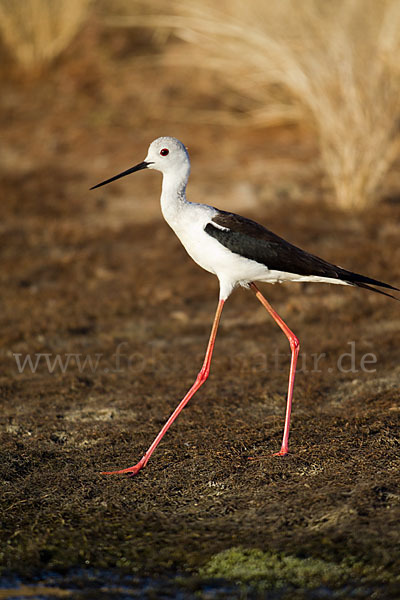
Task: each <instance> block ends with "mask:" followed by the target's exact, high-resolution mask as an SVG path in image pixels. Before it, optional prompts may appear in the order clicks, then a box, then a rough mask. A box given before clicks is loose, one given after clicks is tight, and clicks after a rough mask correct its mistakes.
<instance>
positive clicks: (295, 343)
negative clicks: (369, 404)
mask: <svg viewBox="0 0 400 600" xmlns="http://www.w3.org/2000/svg"><path fill="white" fill-rule="evenodd" d="M290 348H291V349H292V350H293V351H295V350H296V351H297V352H298V351H299V350H300V341H299V339H298V338H297V337H296V336H293V337H292V338H290Z"/></svg>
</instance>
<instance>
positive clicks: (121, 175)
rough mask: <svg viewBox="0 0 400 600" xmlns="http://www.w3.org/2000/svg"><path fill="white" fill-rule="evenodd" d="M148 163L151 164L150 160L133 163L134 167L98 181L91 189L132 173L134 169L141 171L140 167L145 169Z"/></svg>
mask: <svg viewBox="0 0 400 600" xmlns="http://www.w3.org/2000/svg"><path fill="white" fill-rule="evenodd" d="M148 165H151V163H150V162H145V161H144V162H141V163H139V164H138V165H135V166H134V167H131V168H130V169H128V170H127V171H123V173H120V174H119V175H115V176H114V177H111V178H110V179H106V180H105V181H102V182H101V183H98V184H97V185H94V186H93V187H91V188H90V189H91V190H95V189H96V188H98V187H101V186H102V185H106V184H107V183H111V182H112V181H115V180H116V179H120V178H121V177H125V175H130V174H131V173H134V172H135V171H141V170H142V169H147V167H148Z"/></svg>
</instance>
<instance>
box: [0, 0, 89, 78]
mask: <svg viewBox="0 0 400 600" xmlns="http://www.w3.org/2000/svg"><path fill="white" fill-rule="evenodd" d="M90 2H91V0H0V34H1V36H2V38H3V40H4V43H5V45H6V46H7V48H8V50H9V52H10V53H11V55H12V56H14V57H15V59H16V60H17V61H18V63H19V64H20V65H21V66H22V67H23V68H24V69H25V70H26V71H32V70H38V69H40V68H42V67H43V65H45V64H47V63H49V62H50V61H51V60H53V59H54V58H55V57H56V56H57V55H58V54H60V52H62V50H64V48H66V47H67V46H68V44H69V43H70V41H71V40H72V39H73V37H74V36H75V35H76V33H77V31H78V30H79V28H80V26H81V25H82V23H83V21H84V19H85V17H86V15H87V9H88V6H89V4H90Z"/></svg>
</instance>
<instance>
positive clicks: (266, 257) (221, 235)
mask: <svg viewBox="0 0 400 600" xmlns="http://www.w3.org/2000/svg"><path fill="white" fill-rule="evenodd" d="M142 169H155V170H156V171H161V173H162V174H163V182H162V193H161V210H162V214H163V216H164V218H165V220H166V221H167V223H168V224H169V225H170V227H171V228H172V229H173V230H174V232H175V233H176V235H177V236H178V238H179V239H180V241H181V242H182V244H183V246H184V247H185V249H186V251H187V252H188V254H189V256H191V257H192V258H193V260H194V261H195V262H196V263H197V264H199V265H200V266H201V267H203V269H205V270H206V271H209V272H210V273H214V275H216V276H217V277H218V279H219V284H220V294H219V302H218V306H217V311H216V313H215V317H214V322H213V325H212V329H211V335H210V339H209V342H208V346H207V350H206V354H205V358H204V362H203V366H202V367H201V369H200V372H199V374H198V375H197V378H196V380H195V382H194V384H193V385H192V387H191V388H190V390H189V391H188V392H187V394H186V396H185V397H184V398H183V400H181V402H180V403H179V404H178V406H177V407H176V409H175V410H174V412H173V413H172V415H171V416H170V417H169V419H168V421H167V422H166V423H165V425H164V427H163V428H162V429H161V431H160V432H159V434H158V435H157V437H156V438H155V439H154V441H153V443H152V444H151V446H150V447H149V449H148V450H147V452H146V453H145V454H144V456H143V457H142V458H141V460H140V461H139V462H138V463H137V464H136V465H134V466H133V467H129V468H127V469H121V470H119V471H106V472H104V474H114V473H129V474H131V475H135V474H136V473H138V472H139V471H140V469H142V468H143V467H145V466H146V464H147V463H148V461H149V459H150V457H151V455H152V454H153V452H154V450H155V449H156V447H157V446H158V444H159V443H160V441H161V439H162V437H163V436H164V434H165V433H166V432H167V431H168V429H169V428H170V426H171V425H172V423H173V422H174V421H175V419H176V418H177V416H178V415H179V413H180V412H181V410H182V409H183V408H184V407H185V406H186V404H187V403H188V402H189V400H190V399H191V398H192V396H193V395H194V394H195V393H196V392H197V390H198V389H199V388H200V386H201V385H203V383H204V382H205V381H206V379H207V377H208V375H209V372H210V363H211V357H212V353H213V349H214V343H215V337H216V335H217V329H218V324H219V321H220V317H221V313H222V309H223V306H224V303H225V301H226V300H227V298H228V297H229V295H230V294H231V292H232V291H233V289H234V288H235V287H236V286H238V285H241V286H243V287H247V288H251V289H252V290H253V292H254V293H255V295H256V297H257V299H258V300H259V301H260V302H261V304H262V305H263V306H264V308H265V309H266V310H267V311H268V312H269V314H270V315H271V316H272V318H273V319H274V320H275V322H276V323H277V324H278V325H279V327H280V328H281V329H282V331H283V333H284V334H285V335H286V337H287V338H288V340H289V344H290V348H291V352H292V357H291V362H290V373H289V386H288V394H287V403H286V416H285V426H284V432H283V440H282V446H281V449H280V451H279V452H277V453H276V455H278V456H284V455H285V454H287V452H288V448H289V445H288V444H289V427H290V413H291V407H292V397H293V386H294V378H295V374H296V363H297V357H298V353H299V348H300V345H299V340H298V339H297V337H296V336H295V335H294V333H293V332H292V331H291V330H290V329H289V327H288V326H287V325H286V323H284V322H283V320H282V319H281V317H280V316H279V315H278V314H277V313H276V312H275V310H274V309H273V308H272V306H271V305H270V304H269V303H268V301H267V300H266V299H265V298H264V296H263V295H262V294H261V292H260V290H259V289H258V288H257V286H256V284H255V283H254V282H256V281H262V282H268V283H277V282H283V281H316V282H325V283H336V284H341V285H352V286H358V287H362V288H366V289H369V290H373V291H375V292H378V293H380V294H384V295H386V296H390V297H391V298H394V296H391V294H388V293H386V292H383V291H382V290H378V289H376V288H375V287H372V286H379V287H383V288H386V289H390V290H396V291H400V290H399V289H398V288H395V287H393V286H392V285H389V284H387V283H382V282H381V281H377V280H376V279H371V278H370V277H364V275H358V274H357V273H352V272H351V271H346V269H342V268H341V267H337V266H335V265H333V264H330V263H328V262H326V261H325V260H323V259H321V258H318V257H317V256H314V255H313V254H309V253H308V252H305V251H304V250H301V249H300V248H297V247H296V246H293V245H292V244H290V243H289V242H286V241H285V240H284V239H282V238H281V237H279V236H277V235H275V234H274V233H272V232H271V231H269V230H268V229H266V228H265V227H263V226H262V225H259V224H258V223H256V222H255V221H251V220H250V219H246V218H245V217H241V216H239V215H236V214H233V213H229V212H225V211H222V210H218V209H217V208H214V207H213V206H208V205H206V204H195V203H193V202H188V200H186V195H185V190H186V185H187V182H188V178H189V173H190V160H189V155H188V152H187V150H186V148H185V146H184V145H183V144H182V143H181V142H180V141H179V140H177V139H175V138H173V137H160V138H158V139H156V140H154V142H152V143H151V144H150V146H149V150H148V153H147V156H146V158H145V160H144V161H143V162H141V163H139V164H138V165H136V166H134V167H132V168H130V169H128V170H127V171H124V172H123V173H120V174H119V175H116V176H115V177H111V178H110V179H107V180H106V181H103V182H102V183H99V184H97V185H95V186H93V187H92V188H91V189H92V190H93V189H95V188H98V187H100V186H102V185H105V184H107V183H111V182H112V181H115V180H116V179H119V178H120V177H124V176H125V175H129V174H130V173H134V172H135V171H140V170H142ZM395 299H397V298H395Z"/></svg>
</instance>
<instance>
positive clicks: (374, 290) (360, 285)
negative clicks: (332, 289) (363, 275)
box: [351, 281, 400, 302]
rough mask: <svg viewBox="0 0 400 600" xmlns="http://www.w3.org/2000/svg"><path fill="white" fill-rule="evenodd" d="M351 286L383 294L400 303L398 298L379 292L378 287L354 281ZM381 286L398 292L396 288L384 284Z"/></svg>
mask: <svg viewBox="0 0 400 600" xmlns="http://www.w3.org/2000/svg"><path fill="white" fill-rule="evenodd" d="M351 284H352V285H355V286H357V287H361V288H364V289H366V290H370V291H371V292H376V293H377V294H382V295H383V296H388V297H389V298H393V300H397V301H398V302H400V298H396V296H393V295H392V294H388V293H387V292H384V291H382V290H378V289H377V288H376V287H373V286H372V285H368V284H367V283H363V282H361V281H352V282H351ZM379 285H384V287H388V288H390V289H393V290H397V288H395V287H393V286H391V285H385V284H382V283H380V284H379Z"/></svg>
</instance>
